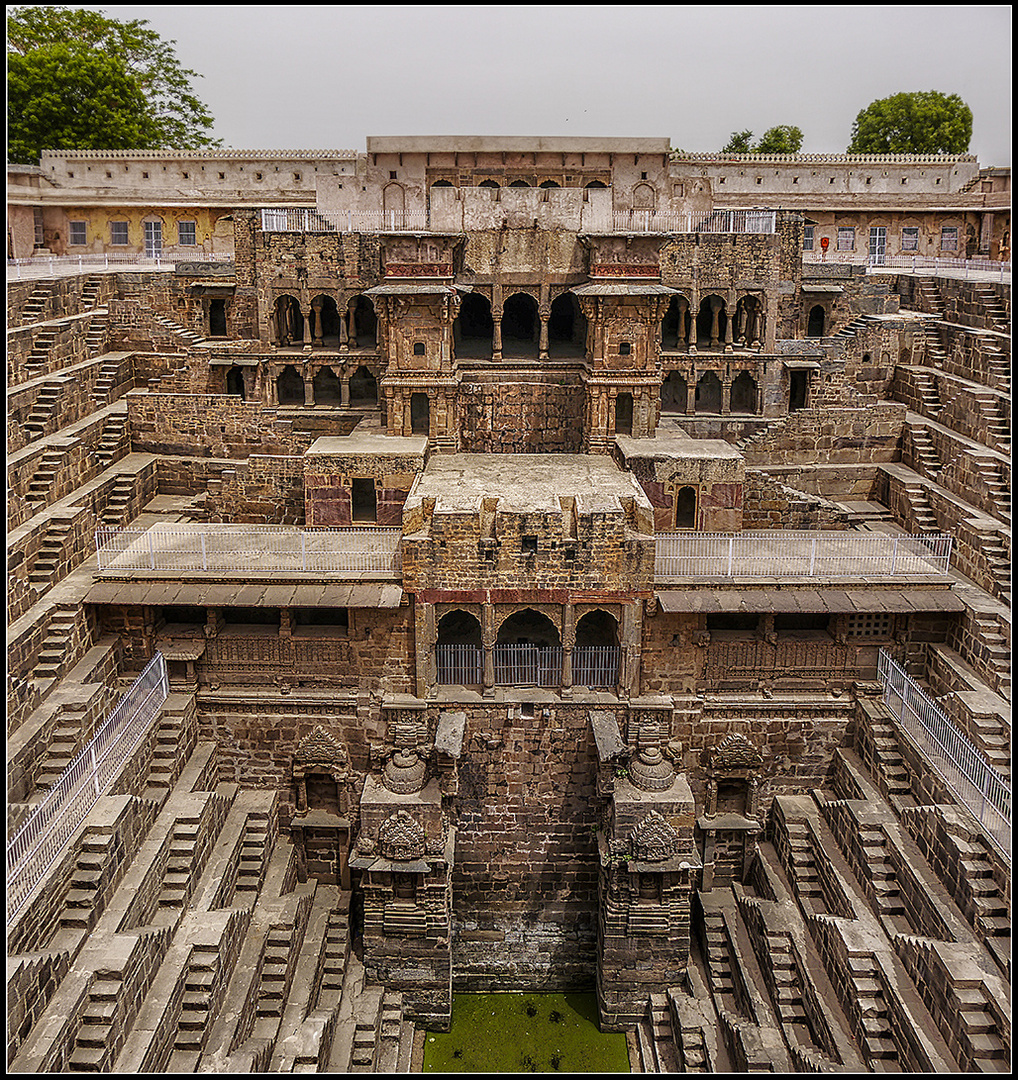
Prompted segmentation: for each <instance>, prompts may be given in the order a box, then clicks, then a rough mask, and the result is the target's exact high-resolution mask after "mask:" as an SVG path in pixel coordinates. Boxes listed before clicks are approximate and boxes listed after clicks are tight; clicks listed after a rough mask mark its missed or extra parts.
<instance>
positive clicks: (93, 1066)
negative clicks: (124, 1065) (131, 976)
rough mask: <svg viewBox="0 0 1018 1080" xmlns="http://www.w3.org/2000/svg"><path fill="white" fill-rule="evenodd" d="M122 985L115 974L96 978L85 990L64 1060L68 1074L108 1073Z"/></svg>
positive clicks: (121, 980) (119, 977)
mask: <svg viewBox="0 0 1018 1080" xmlns="http://www.w3.org/2000/svg"><path fill="white" fill-rule="evenodd" d="M123 989H124V984H123V979H122V978H121V976H120V973H119V972H109V973H107V974H105V975H104V976H100V977H99V978H97V979H96V980H95V981H94V982H93V983H92V985H91V986H90V987H89V989H88V997H87V998H86V999H85V1002H84V1005H83V1008H82V1011H81V1025H80V1026H79V1028H78V1031H77V1034H76V1035H75V1037H74V1049H73V1050H72V1051H71V1054H70V1057H69V1058H68V1061H67V1068H68V1070H69V1071H71V1072H108V1071H109V1068H110V1064H111V1062H110V1056H111V1053H112V1049H113V1042H114V1038H115V1033H114V1030H113V1025H114V1023H115V1022H116V1019H117V1013H118V1011H119V1002H120V997H121V995H122V993H123Z"/></svg>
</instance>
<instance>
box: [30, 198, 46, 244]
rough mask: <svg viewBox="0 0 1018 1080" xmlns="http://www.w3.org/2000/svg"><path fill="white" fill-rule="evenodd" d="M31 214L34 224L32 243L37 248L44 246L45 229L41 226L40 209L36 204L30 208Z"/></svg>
mask: <svg viewBox="0 0 1018 1080" xmlns="http://www.w3.org/2000/svg"><path fill="white" fill-rule="evenodd" d="M32 215H33V219H34V220H33V224H34V226H35V240H34V244H35V246H36V247H37V248H41V247H45V246H46V230H45V228H44V227H43V221H42V211H41V210H40V209H39V207H38V206H37V207H35V208H34V209H33V210H32Z"/></svg>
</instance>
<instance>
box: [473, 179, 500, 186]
mask: <svg viewBox="0 0 1018 1080" xmlns="http://www.w3.org/2000/svg"><path fill="white" fill-rule="evenodd" d="M477 186H478V187H486V188H497V187H499V186H500V185H499V183H498V181H497V180H482V181H481V182H480V183H479V184H478V185H477Z"/></svg>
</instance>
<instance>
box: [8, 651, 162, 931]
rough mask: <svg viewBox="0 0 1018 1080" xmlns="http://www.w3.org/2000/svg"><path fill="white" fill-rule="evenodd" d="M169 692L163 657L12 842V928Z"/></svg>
mask: <svg viewBox="0 0 1018 1080" xmlns="http://www.w3.org/2000/svg"><path fill="white" fill-rule="evenodd" d="M169 692H170V688H169V682H168V681H167V678H166V664H165V662H164V661H163V656H162V653H156V654H155V656H154V657H153V658H152V660H150V661H149V664H148V666H147V667H146V668H145V670H144V671H143V672H142V673H141V675H139V676H138V678H137V679H136V680H135V683H134V685H133V686H132V687H131V689H130V690H128V692H127V694H126V695H125V696H124V698H123V700H122V701H121V702H120V704H119V705H117V707H116V708H115V709H114V710H113V711H112V712H111V713H110V714H109V716H108V717H107V718H106V719H105V720H104V721H103V723H102V725H101V726H100V728H99V730H98V731H97V732H96V734H95V736H94V737H93V738H92V740H91V742H89V744H88V745H87V746H86V747H85V748H84V750H82V751H81V753H79V754H78V756H77V757H76V758H75V759H74V761H72V762H71V764H70V765H68V766H67V768H66V769H65V770H64V771H63V773H61V775H60V779H59V780H58V781H57V782H56V783H55V784H54V785H53V787H52V788H50V790H49V791H48V792H47V794H46V796H45V798H44V799H43V800H42V802H41V803H39V805H38V806H37V807H36V808H35V809H34V810H33V811H32V813H31V814H30V815H29V817H28V818H27V820H26V821H25V822H24V824H23V825H22V826H21V828H20V829H18V831H17V832H16V833H15V835H14V837H13V838H12V839H11V840H10V842H9V843H8V845H7V922H8V925H9V924H10V922H11V920H12V919H13V918H14V917H15V915H17V914H18V912H19V911H20V910H21V908H22V907H23V905H24V903H25V901H26V900H27V899H28V897H29V895H30V894H31V892H32V890H33V889H34V888H35V886H36V884H37V883H38V882H39V881H40V879H41V878H42V876H43V874H45V872H46V870H47V869H48V868H49V867H50V866H51V865H52V863H53V862H54V860H55V859H56V858H57V856H58V855H59V854H60V852H61V851H62V850H63V848H64V846H65V844H66V843H67V841H68V839H69V838H70V837H71V835H72V834H73V833H74V831H75V830H76V829H77V828H78V826H79V825H80V824H81V823H82V821H84V820H85V816H86V815H87V814H88V812H89V810H91V809H92V807H93V806H94V805H95V802H96V800H97V799H99V797H100V796H101V795H102V794H103V792H104V791H105V790H106V788H107V786H108V785H109V783H110V781H111V780H112V779H113V777H114V776H115V775H116V773H117V771H118V770H119V769H120V767H121V766H122V765H123V763H124V762H125V761H126V760H127V759H128V758H129V757H130V755H131V754H132V752H133V751H134V748H135V747H136V746H137V745H138V742H139V741H140V740H141V738H142V736H143V735H144V734H145V733H146V732H147V731H148V730H149V728H150V727H151V726H152V724H153V722H154V721H155V719H156V717H157V716H158V715H159V713H160V711H161V710H162V707H163V702H165V701H166V697H167V695H168V694H169Z"/></svg>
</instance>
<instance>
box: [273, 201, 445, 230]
mask: <svg viewBox="0 0 1018 1080" xmlns="http://www.w3.org/2000/svg"><path fill="white" fill-rule="evenodd" d="M261 214H262V232H284V233H292V232H298V233H334V232H341V233H342V232H405V231H413V232H426V231H428V228H429V226H428V215H427V214H426V213H424V212H423V211H406V210H346V211H324V212H323V211H320V210H312V209H300V208H293V207H279V208H278V209H266V210H262V212H261Z"/></svg>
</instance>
